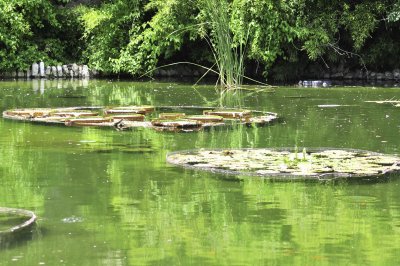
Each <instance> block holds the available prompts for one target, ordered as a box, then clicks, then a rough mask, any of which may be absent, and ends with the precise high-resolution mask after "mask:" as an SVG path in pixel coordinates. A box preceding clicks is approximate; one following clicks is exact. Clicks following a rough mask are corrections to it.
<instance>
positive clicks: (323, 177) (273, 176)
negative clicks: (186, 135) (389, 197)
mask: <svg viewBox="0 0 400 266" xmlns="http://www.w3.org/2000/svg"><path fill="white" fill-rule="evenodd" d="M304 148H305V149H306V152H307V153H315V152H323V151H335V150H340V151H346V152H356V153H369V154H370V155H371V156H392V157H398V158H399V160H400V157H399V155H397V154H384V153H379V152H374V151H368V150H362V149H353V148H335V147H298V148H297V151H298V153H299V154H301V153H302V152H303V149H304ZM235 150H240V151H247V150H271V151H277V152H285V151H287V152H294V151H295V150H296V148H294V147H258V148H211V149H208V148H200V149H190V150H180V151H172V152H168V153H167V155H166V162H167V163H169V164H171V165H176V166H180V167H183V168H187V169H193V170H201V171H207V172H212V173H218V174H224V175H234V176H258V177H262V178H263V179H266V180H277V181H279V180H282V181H294V180H304V181H306V180H315V181H330V180H337V179H347V180H351V179H368V178H370V177H375V178H382V177H385V176H388V175H390V174H394V173H400V170H394V171H388V172H384V173H378V174H374V175H366V174H357V173H340V172H332V173H322V174H317V175H315V176H306V175H292V174H290V173H268V174H267V175H265V174H260V173H257V172H245V171H240V170H238V171H235V170H229V169H218V168H211V167H210V168H207V167H204V168H203V167H202V168H199V167H196V166H194V165H190V164H187V163H176V162H173V161H172V160H171V159H170V156H172V155H174V154H190V153H193V152H198V151H216V152H218V151H219V152H221V151H235Z"/></svg>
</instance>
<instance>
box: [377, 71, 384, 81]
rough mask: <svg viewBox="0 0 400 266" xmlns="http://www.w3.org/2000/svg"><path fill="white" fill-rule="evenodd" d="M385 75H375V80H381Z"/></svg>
mask: <svg viewBox="0 0 400 266" xmlns="http://www.w3.org/2000/svg"><path fill="white" fill-rule="evenodd" d="M384 76H385V75H384V74H383V73H376V79H377V80H382V79H383V77H384Z"/></svg>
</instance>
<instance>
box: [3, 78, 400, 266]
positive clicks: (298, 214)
mask: <svg viewBox="0 0 400 266" xmlns="http://www.w3.org/2000/svg"><path fill="white" fill-rule="evenodd" d="M399 90H400V89H399V88H395V87H388V88H374V87H347V88H343V87H331V88H324V89H317V88H296V87H278V88H276V89H275V91H274V92H266V91H258V92H257V91H256V90H249V91H247V92H243V93H242V97H243V99H242V100H243V102H242V104H243V106H242V107H245V108H249V109H257V110H264V111H271V112H277V113H279V114H280V115H281V116H282V117H283V121H281V123H277V124H274V125H272V126H269V127H259V128H246V127H237V128H233V129H219V130H210V131H204V132H193V133H171V132H169V133H168V132H155V131H153V130H151V129H137V130H132V131H123V132H121V131H115V130H112V129H98V128H79V127H63V126H50V125H38V124H30V123H24V122H16V121H9V120H5V119H3V118H0V161H1V164H0V206H3V207H12V208H23V209H29V210H32V211H34V212H35V213H36V214H37V216H38V221H37V225H36V227H35V228H33V232H32V233H31V234H28V235H27V236H26V237H23V238H18V239H16V240H15V241H11V240H9V241H8V242H6V243H2V244H1V245H0V265H293V264H297V265H330V264H335V265H337V264H339V265H354V264H358V265H398V264H399V263H400V257H399V254H400V186H399V184H400V176H392V177H391V178H390V179H389V180H384V181H382V182H363V183H356V182H336V183H318V182H273V181H261V180H259V179H258V178H256V177H251V178H244V181H241V182H235V181H230V178H229V176H224V175H221V174H216V173H209V172H201V171H194V170H189V169H182V168H179V167H176V166H171V165H168V164H167V163H166V161H165V157H166V154H167V153H168V152H170V151H177V150H186V149H195V148H196V149H197V148H202V147H204V148H252V147H254V148H257V147H295V146H297V147H303V146H306V147H337V148H355V149H364V150H371V151H375V152H382V153H386V154H399V153H400V151H399V148H400V137H399V131H400V108H399V107H394V106H392V105H379V104H375V103H365V102H364V101H368V100H387V99H399V98H400V94H399ZM217 96H218V94H217V93H215V90H214V88H213V87H211V86H210V87H207V86H200V87H197V88H195V89H194V88H192V87H191V86H189V85H178V84H175V83H132V82H107V81H89V82H82V81H76V82H70V81H38V80H35V81H30V82H25V81H24V82H22V81H21V82H16V81H10V82H0V102H1V111H4V110H6V109H10V108H25V107H62V106H103V105H106V106H118V105H144V104H145V105H157V106H160V105H163V106H170V105H198V106H216V105H218V99H217ZM319 105H320V106H321V105H322V106H328V107H319ZM331 105H341V106H336V107H332V106H331ZM329 106H330V107H329Z"/></svg>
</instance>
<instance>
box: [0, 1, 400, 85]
mask: <svg viewBox="0 0 400 266" xmlns="http://www.w3.org/2000/svg"><path fill="white" fill-rule="evenodd" d="M212 1H217V0H196V1H193V0H179V1H178V0H163V1H160V0H144V1H140V0H115V1H108V0H107V1H106V0H96V1H93V0H92V1H90V0H80V1H73V0H52V1H42V0H30V1H26V0H15V1H8V0H0V10H2V12H0V59H1V60H0V72H3V73H4V72H10V71H16V70H18V69H25V70H26V69H28V68H29V66H31V65H32V62H40V61H43V62H44V63H45V64H46V65H54V66H56V65H62V64H69V63H72V62H77V63H78V64H88V65H89V67H90V68H91V69H96V70H98V71H101V72H103V73H106V74H111V75H112V74H114V75H118V74H121V73H124V74H126V73H128V74H130V75H133V76H136V77H138V76H140V75H143V74H148V73H152V70H153V69H155V68H156V67H157V66H161V65H165V64H170V63H176V62H191V63H196V64H201V65H204V66H207V67H214V69H215V70H217V66H218V65H215V63H216V61H215V57H214V55H215V54H213V52H212V51H215V47H217V42H218V36H221V34H220V33H221V32H217V31H218V30H222V28H221V27H216V25H215V23H216V22H215V21H218V20H212V19H210V17H209V12H208V11H207V9H206V8H205V7H207V6H209V5H207V3H210V2H212ZM223 3H224V5H226V6H225V10H226V11H227V12H228V17H227V23H229V27H228V33H226V34H229V36H230V37H229V38H230V40H231V41H230V45H231V46H232V47H231V49H232V51H233V54H235V51H238V50H239V48H240V51H244V54H243V55H244V67H245V75H247V76H251V77H258V78H260V77H263V78H269V79H275V80H293V79H300V78H302V77H304V76H307V77H312V76H318V75H323V74H326V76H328V74H329V77H330V78H332V77H335V75H336V76H337V77H336V78H342V77H343V78H344V77H345V76H346V74H347V73H358V74H359V72H358V71H362V72H363V73H369V72H374V73H385V71H390V72H392V73H393V70H396V69H398V68H400V65H399V62H400V45H399V44H400V27H399V26H400V22H399V19H400V2H399V1H398V0H396V1H394V0H383V1H382V0H379V1H378V0H367V1H359V2H355V1H336V0H335V1H322V0H318V1H310V0H300V1H299V0H296V1H295V0H289V1H273V0H267V1H265V0H253V1H247V0H229V1H228V0H226V1H223ZM225 29H226V27H225ZM213 48H214V50H213ZM242 48H243V49H242ZM241 55H242V54H241ZM217 71H218V70H217ZM367 71H369V72H367ZM158 73H159V72H158ZM351 75H352V76H355V74H351ZM351 75H350V74H349V75H348V77H350V76H351ZM363 75H364V74H363ZM363 75H361V76H362V77H363Z"/></svg>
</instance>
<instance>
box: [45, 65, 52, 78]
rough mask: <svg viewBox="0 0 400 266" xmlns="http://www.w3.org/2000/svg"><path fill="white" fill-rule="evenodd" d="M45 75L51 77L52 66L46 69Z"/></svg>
mask: <svg viewBox="0 0 400 266" xmlns="http://www.w3.org/2000/svg"><path fill="white" fill-rule="evenodd" d="M45 74H46V76H50V75H51V66H48V67H46V72H45Z"/></svg>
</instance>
